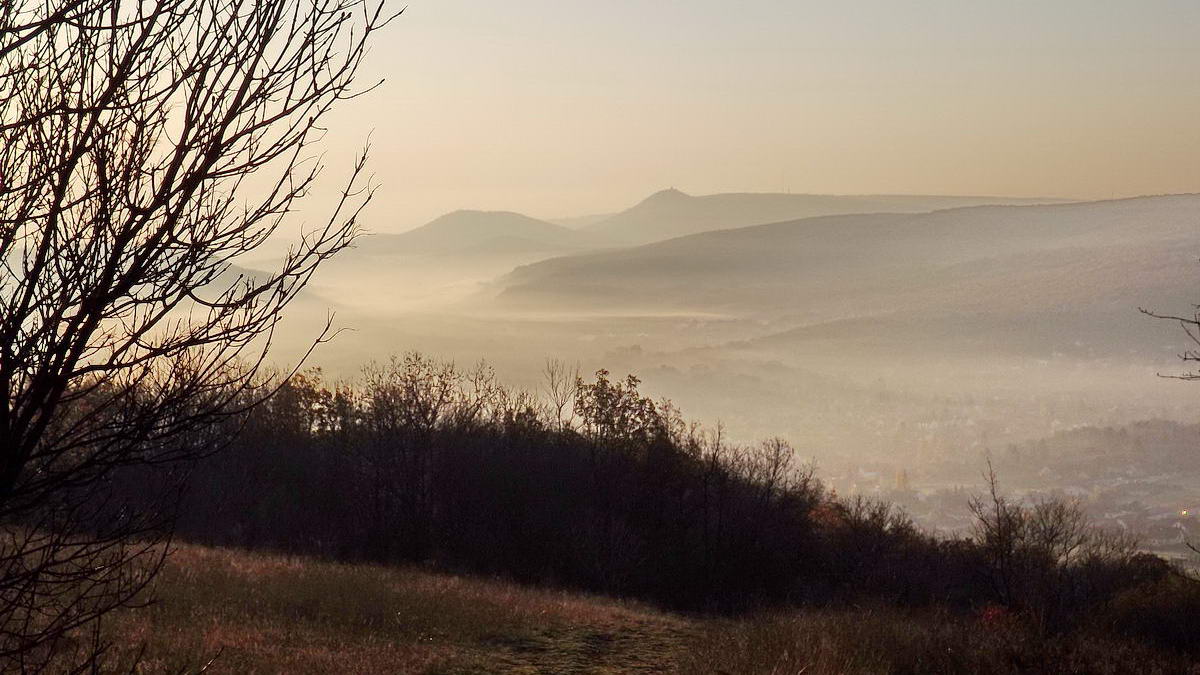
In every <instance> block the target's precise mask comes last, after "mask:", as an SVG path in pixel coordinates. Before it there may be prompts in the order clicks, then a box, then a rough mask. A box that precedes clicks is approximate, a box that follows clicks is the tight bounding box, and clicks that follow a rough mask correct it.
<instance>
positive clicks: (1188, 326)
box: [1138, 305, 1200, 380]
mask: <svg viewBox="0 0 1200 675" xmlns="http://www.w3.org/2000/svg"><path fill="white" fill-rule="evenodd" d="M1192 309H1193V314H1192V315H1191V316H1182V315H1179V314H1164V313H1161V312H1156V311H1154V310H1150V309H1144V308H1138V311H1140V312H1141V313H1142V314H1145V315H1146V316H1149V317H1151V318H1154V319H1163V320H1166V321H1174V322H1177V323H1178V324H1179V326H1180V328H1182V329H1183V332H1184V334H1185V335H1186V336H1187V340H1188V342H1191V343H1192V344H1193V345H1194V347H1193V348H1191V349H1185V350H1184V351H1183V352H1181V353H1180V354H1179V359H1180V360H1181V361H1183V362H1184V363H1186V364H1193V363H1200V305H1195V306H1193V307H1192ZM1167 377H1171V378H1175V379H1179V380H1200V371H1196V370H1188V371H1185V372H1183V373H1180V374H1177V375H1168V376H1167Z"/></svg>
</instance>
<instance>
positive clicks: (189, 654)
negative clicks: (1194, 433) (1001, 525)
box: [111, 545, 1200, 675]
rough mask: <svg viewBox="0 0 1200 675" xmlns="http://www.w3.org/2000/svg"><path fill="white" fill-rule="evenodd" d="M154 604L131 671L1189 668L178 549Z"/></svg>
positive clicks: (862, 615) (936, 626) (1107, 653)
mask: <svg viewBox="0 0 1200 675" xmlns="http://www.w3.org/2000/svg"><path fill="white" fill-rule="evenodd" d="M156 595H157V597H158V598H159V600H158V601H156V602H155V603H154V604H152V605H151V606H150V607H148V608H146V609H142V610H136V611H130V612H127V613H125V614H123V615H121V616H119V617H118V618H117V619H116V620H115V621H114V622H113V623H112V625H111V630H112V631H113V637H114V640H115V641H116V642H117V643H118V644H119V645H121V647H120V649H121V650H122V651H121V652H120V655H121V657H122V658H123V659H125V660H127V661H128V660H129V659H131V658H132V657H133V655H134V654H136V653H137V650H138V648H137V647H136V645H144V653H143V657H142V662H141V664H140V666H139V668H138V671H139V672H145V673H158V672H179V671H181V670H193V671H194V670H195V669H196V668H198V667H201V666H203V665H204V664H205V663H207V662H210V661H211V665H210V667H209V672H213V673H424V674H429V675H451V674H468V673H480V674H482V673H681V674H684V675H701V674H709V673H726V674H741V673H747V674H753V675H795V674H800V673H803V674H805V675H814V674H816V675H833V674H840V673H853V674H864V675H865V674H868V673H932V672H937V673H955V672H961V673H1114V674H1115V673H1127V672H1138V673H1185V672H1200V669H1196V668H1195V667H1194V666H1192V665H1191V664H1189V663H1188V662H1187V661H1185V660H1183V659H1182V658H1180V657H1175V656H1171V655H1167V654H1164V653H1162V652H1158V651H1154V650H1152V649H1150V648H1148V647H1145V646H1141V645H1138V644H1135V643H1114V642H1113V641H1112V640H1111V639H1104V640H1101V639H1095V640H1092V639H1089V638H1087V637H1086V636H1079V635H1076V636H1074V637H1072V638H1070V639H1069V640H1063V641H1059V640H1055V639H1045V638H1041V639H1039V638H1037V637H1036V636H1035V635H1033V634H1032V633H1030V632H1028V631H1027V630H1026V629H1024V628H1022V627H1021V626H1019V625H1018V624H1016V623H1015V622H1010V621H1006V620H1004V618H1003V617H1001V618H1000V619H995V618H987V617H973V616H953V615H949V614H943V613H938V612H901V611H898V610H894V609H882V608H881V609H871V608H846V609H837V610H808V611H803V612H793V613H786V614H764V615H760V616H756V617H750V618H744V619H719V618H703V617H686V616H680V615H676V614H671V613H667V612H662V611H659V610H656V609H654V608H652V607H648V606H645V605H640V604H637V603H629V602H621V601H616V600H611V599H607V598H600V597H595V596H587V595H582V594H575V593H566V592H561V591H550V590H539V589H531V588H527V587H521V586H518V585H514V584H510V583H506V582H501V581H493V580H483V579H477V578H471V577H461V576H452V575H446V574H437V573H431V572H426V571H421V570H415V569H411V568H389V567H382V566H375V565H345V564H336V563H327V562H318V561H313V560H308V559H303V558H295V557H285V556H276V555H268V554H262V553H247V552H243V551H232V550H223V549H212V548H204V547H199V546H191V545H182V546H179V547H178V548H177V549H176V550H175V552H174V553H173V555H172V556H171V558H170V560H169V562H168V565H167V567H166V569H165V570H164V572H163V574H162V576H161V577H160V579H159V581H158V582H157V587H156Z"/></svg>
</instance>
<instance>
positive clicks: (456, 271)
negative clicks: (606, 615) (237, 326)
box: [247, 188, 1200, 548]
mask: <svg viewBox="0 0 1200 675" xmlns="http://www.w3.org/2000/svg"><path fill="white" fill-rule="evenodd" d="M1198 219H1200V196H1195V195H1171V196H1152V197H1138V198H1127V199H1117V200H1105V201H1070V200H1066V199H1048V198H1030V199H1017V198H1004V199H1001V198H989V197H978V198H974V197H942V196H861V197H859V196H853V197H850V196H821V195H790V194H766V193H761V194H750V193H744V194H715V195H706V196H693V195H689V194H686V193H684V192H682V191H680V190H677V189H673V188H672V189H666V190H662V191H659V192H656V193H654V194H652V195H650V196H649V197H647V198H646V199H645V200H643V201H641V202H639V203H637V204H635V205H633V206H631V207H629V208H627V209H625V210H621V211H619V212H615V213H613V214H611V215H605V216H595V217H588V216H580V217H578V218H563V219H560V220H559V222H549V221H545V220H539V219H536V218H532V217H529V216H525V215H522V214H518V213H513V212H506V211H467V210H463V211H456V212H452V213H449V214H446V215H444V216H442V217H439V218H437V219H435V220H433V221H432V222H429V223H428V224H425V225H422V226H419V227H417V228H414V229H411V230H409V231H402V232H399V233H391V232H387V233H382V232H377V233H371V234H367V235H365V236H363V237H362V238H360V239H359V240H358V242H357V245H356V246H355V248H354V249H352V250H348V251H346V252H344V253H343V254H341V255H340V256H338V257H337V258H336V259H334V260H332V261H331V262H329V263H328V264H327V265H326V266H325V267H324V268H323V269H322V270H321V273H320V274H319V275H318V277H316V278H315V280H314V281H313V283H312V284H311V285H310V286H309V287H308V288H307V289H306V291H305V292H304V296H303V297H302V298H301V299H300V301H299V302H298V304H297V308H303V309H302V310H301V309H297V308H293V309H292V311H291V312H290V314H289V318H288V319H287V320H286V321H285V330H284V331H283V332H282V334H281V337H280V344H281V346H282V347H283V351H282V352H281V353H285V354H288V355H291V356H295V355H299V354H300V353H302V351H303V349H304V348H306V347H307V346H308V340H311V337H312V336H313V335H314V334H315V333H316V332H317V331H318V330H319V328H320V322H321V321H322V320H323V319H324V318H325V317H326V316H328V313H329V312H331V313H333V316H334V327H335V328H336V329H340V332H339V333H338V334H337V335H336V337H335V338H334V339H333V340H332V341H330V342H329V343H327V344H323V345H321V346H320V347H319V348H318V349H317V350H316V352H315V353H314V354H313V356H312V357H311V358H310V359H309V361H308V365H310V366H315V367H320V368H322V369H323V371H324V372H325V374H326V375H327V376H329V377H332V378H346V379H353V378H354V377H356V376H357V374H358V373H359V371H360V369H361V368H362V367H363V366H364V365H365V364H367V363H369V362H371V361H378V360H386V359H387V358H388V357H389V355H394V354H400V353H403V352H407V351H413V350H415V351H419V352H422V353H423V354H425V355H428V356H432V357H435V358H438V359H444V360H451V361H454V362H456V363H458V364H459V365H471V364H474V363H477V362H480V361H486V362H487V363H488V364H489V365H490V366H492V367H494V368H495V369H496V371H497V374H498V375H499V376H500V378H501V379H502V380H503V381H505V382H506V383H509V384H511V385H515V386H518V387H522V388H525V389H528V390H530V391H533V392H540V391H541V390H542V388H543V387H544V382H542V372H543V370H544V366H545V363H546V361H547V359H559V360H563V361H566V362H568V363H571V364H578V367H579V370H580V373H581V374H583V375H584V376H585V378H586V377H587V376H589V375H590V374H591V373H592V372H594V371H596V370H598V369H600V368H604V369H607V370H609V371H611V372H613V373H614V374H616V375H618V376H623V375H624V374H626V373H630V374H635V375H636V376H638V377H639V378H641V380H642V383H643V384H642V387H643V391H644V392H646V393H648V394H650V395H652V396H654V397H656V398H659V397H661V398H667V399H670V400H671V401H673V402H674V403H675V404H676V405H677V406H679V407H680V408H681V409H682V410H683V412H684V414H685V415H686V416H687V417H688V418H689V419H696V420H698V421H700V422H702V423H704V424H706V425H709V426H714V427H715V426H718V425H719V426H720V428H721V429H722V433H725V434H727V435H728V437H729V438H731V439H735V440H745V441H750V440H755V439H761V438H764V437H768V436H780V437H782V438H784V439H786V440H787V441H789V442H790V443H791V444H792V445H793V446H794V447H795V448H796V449H797V455H798V456H799V457H802V458H804V459H805V460H808V461H812V462H814V463H815V465H816V466H817V468H818V472H819V474H820V475H821V477H822V479H823V480H825V481H826V482H827V483H828V484H829V485H830V486H831V487H833V488H834V489H836V490H839V491H842V492H849V493H860V494H867V495H877V496H881V497H888V498H889V499H892V500H895V501H898V502H900V503H902V504H904V505H905V506H906V507H907V508H908V509H909V510H910V511H911V512H913V514H914V515H916V516H917V517H918V519H919V521H921V522H922V523H923V524H926V525H928V526H930V527H933V528H938V529H946V530H955V529H958V528H961V527H963V526H965V524H966V523H967V517H966V516H967V514H966V511H965V508H963V504H964V503H965V498H966V497H965V495H966V494H967V493H969V492H970V491H972V490H976V489H978V487H979V485H980V484H981V482H982V472H983V471H984V470H985V468H986V466H987V462H988V461H989V460H990V461H992V462H993V463H994V464H995V466H996V467H997V468H998V470H999V471H1000V478H1001V480H1002V481H1003V482H1004V483H1005V487H1006V488H1008V489H1010V490H1013V491H1015V492H1017V493H1018V494H1041V493H1053V494H1059V495H1065V496H1069V497H1075V498H1081V499H1084V500H1085V501H1087V502H1088V503H1089V504H1090V507H1091V510H1092V512H1093V515H1094V516H1095V517H1097V518H1099V519H1105V518H1108V519H1109V520H1110V521H1112V522H1110V523H1109V524H1115V525H1117V526H1119V527H1134V526H1137V527H1139V528H1140V529H1142V530H1151V531H1154V528H1155V527H1158V529H1159V530H1161V532H1159V535H1155V536H1156V537H1158V538H1159V539H1161V540H1162V541H1161V542H1158V543H1160V544H1162V545H1163V546H1165V547H1168V548H1169V544H1171V543H1174V544H1178V543H1179V542H1178V541H1176V540H1177V539H1178V537H1177V534H1178V528H1177V527H1176V526H1177V525H1178V526H1179V527H1188V526H1190V520H1189V519H1187V518H1183V517H1181V516H1180V517H1176V516H1179V514H1180V513H1181V512H1183V511H1185V510H1187V509H1188V508H1190V507H1191V506H1192V504H1193V503H1195V504H1196V505H1197V506H1200V490H1198V489H1195V488H1194V486H1196V485H1200V480H1197V479H1200V464H1197V463H1196V462H1195V461H1193V460H1192V459H1191V458H1192V454H1193V453H1192V450H1191V446H1190V445H1189V443H1190V441H1191V440H1192V439H1196V438H1200V427H1194V426H1190V425H1191V424H1192V423H1193V422H1194V420H1195V416H1194V411H1195V405H1196V401H1197V397H1196V392H1194V391H1193V389H1194V387H1192V386H1189V385H1188V384H1186V383H1183V382H1180V381H1178V380H1175V379H1169V378H1164V377H1161V376H1160V375H1175V374H1179V373H1180V372H1182V371H1183V368H1184V366H1185V365H1186V364H1183V363H1181V362H1180V361H1179V354H1180V352H1181V351H1182V350H1184V349H1185V348H1186V347H1187V337H1186V335H1185V334H1184V333H1183V332H1182V331H1181V330H1180V328H1179V326H1178V325H1177V324H1176V323H1173V322H1170V321H1163V320H1155V319H1153V318H1151V317H1149V316H1146V315H1145V314H1143V313H1141V312H1140V311H1139V309H1148V310H1152V311H1155V312H1158V313H1172V314H1182V315H1185V316H1187V315H1189V312H1190V311H1191V309H1192V302H1193V301H1194V300H1195V288H1196V285H1195V282H1196V280H1197V279H1198V278H1200V264H1197V259H1198V258H1200V228H1197V222H1198ZM253 262H254V261H250V262H248V264H247V266H248V267H252V266H253ZM263 262H264V264H270V261H269V260H265V261H263ZM323 310H327V311H323ZM1135 447H1136V448H1137V450H1136V451H1135V450H1134V448H1135ZM1156 458H1157V459H1156ZM1185 486H1186V487H1185ZM1168 521H1169V522H1168ZM1177 521H1178V522H1177ZM1159 526H1161V527H1159ZM1164 528H1165V529H1164ZM1152 539H1154V537H1152ZM1154 540H1155V541H1158V540H1157V539H1154Z"/></svg>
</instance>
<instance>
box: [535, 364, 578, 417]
mask: <svg viewBox="0 0 1200 675" xmlns="http://www.w3.org/2000/svg"><path fill="white" fill-rule="evenodd" d="M579 382H580V371H579V364H578V363H576V364H574V365H569V364H568V363H567V362H566V361H563V360H561V359H546V365H545V366H543V367H542V387H543V389H544V391H545V395H546V398H547V399H548V405H549V406H550V412H551V415H552V417H553V419H554V422H555V423H556V424H557V425H558V428H559V429H565V428H567V427H568V426H570V424H571V423H572V421H573V420H572V419H571V417H570V415H571V414H572V413H573V412H574V411H573V408H572V407H571V406H572V404H573V403H574V402H575V393H576V391H578V389H579Z"/></svg>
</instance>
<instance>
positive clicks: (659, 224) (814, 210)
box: [581, 188, 1065, 244]
mask: <svg viewBox="0 0 1200 675" xmlns="http://www.w3.org/2000/svg"><path fill="white" fill-rule="evenodd" d="M1062 201H1065V200H1060V199H1039V198H1028V199H1026V198H1005V197H969V196H968V197H955V196H938V195H928V196H922V195H812V194H781V193H753V192H742V193H721V194H714V195H704V196H692V195H689V194H687V193H685V192H682V191H680V190H676V189H675V188H670V189H667V190H662V191H660V192H656V193H654V194H653V195H650V196H649V197H647V198H646V199H644V200H642V201H641V202H639V203H638V204H636V205H635V206H633V207H631V208H629V209H626V210H625V211H622V212H620V213H617V214H615V215H612V216H610V217H608V218H604V219H600V220H599V221H597V222H593V223H591V224H589V225H587V226H585V227H583V228H581V229H582V230H583V231H586V232H592V233H596V234H601V235H604V236H605V237H607V238H609V239H611V240H613V241H617V242H622V243H625V244H646V243H650V242H654V241H661V240H664V239H671V238H674V237H680V236H684V235H688V234H697V233H700V232H708V231H712V230H722V229H728V228H734V227H747V226H751V225H762V224H766V223H774V222H783V221H787V220H797V219H800V218H812V217H816V216H830V215H842V214H852V213H884V212H891V213H921V212H927V211H937V210H941V209H947V208H956V207H963V206H980V205H990V204H995V205H1026V204H1046V203H1058V202H1062Z"/></svg>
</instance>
